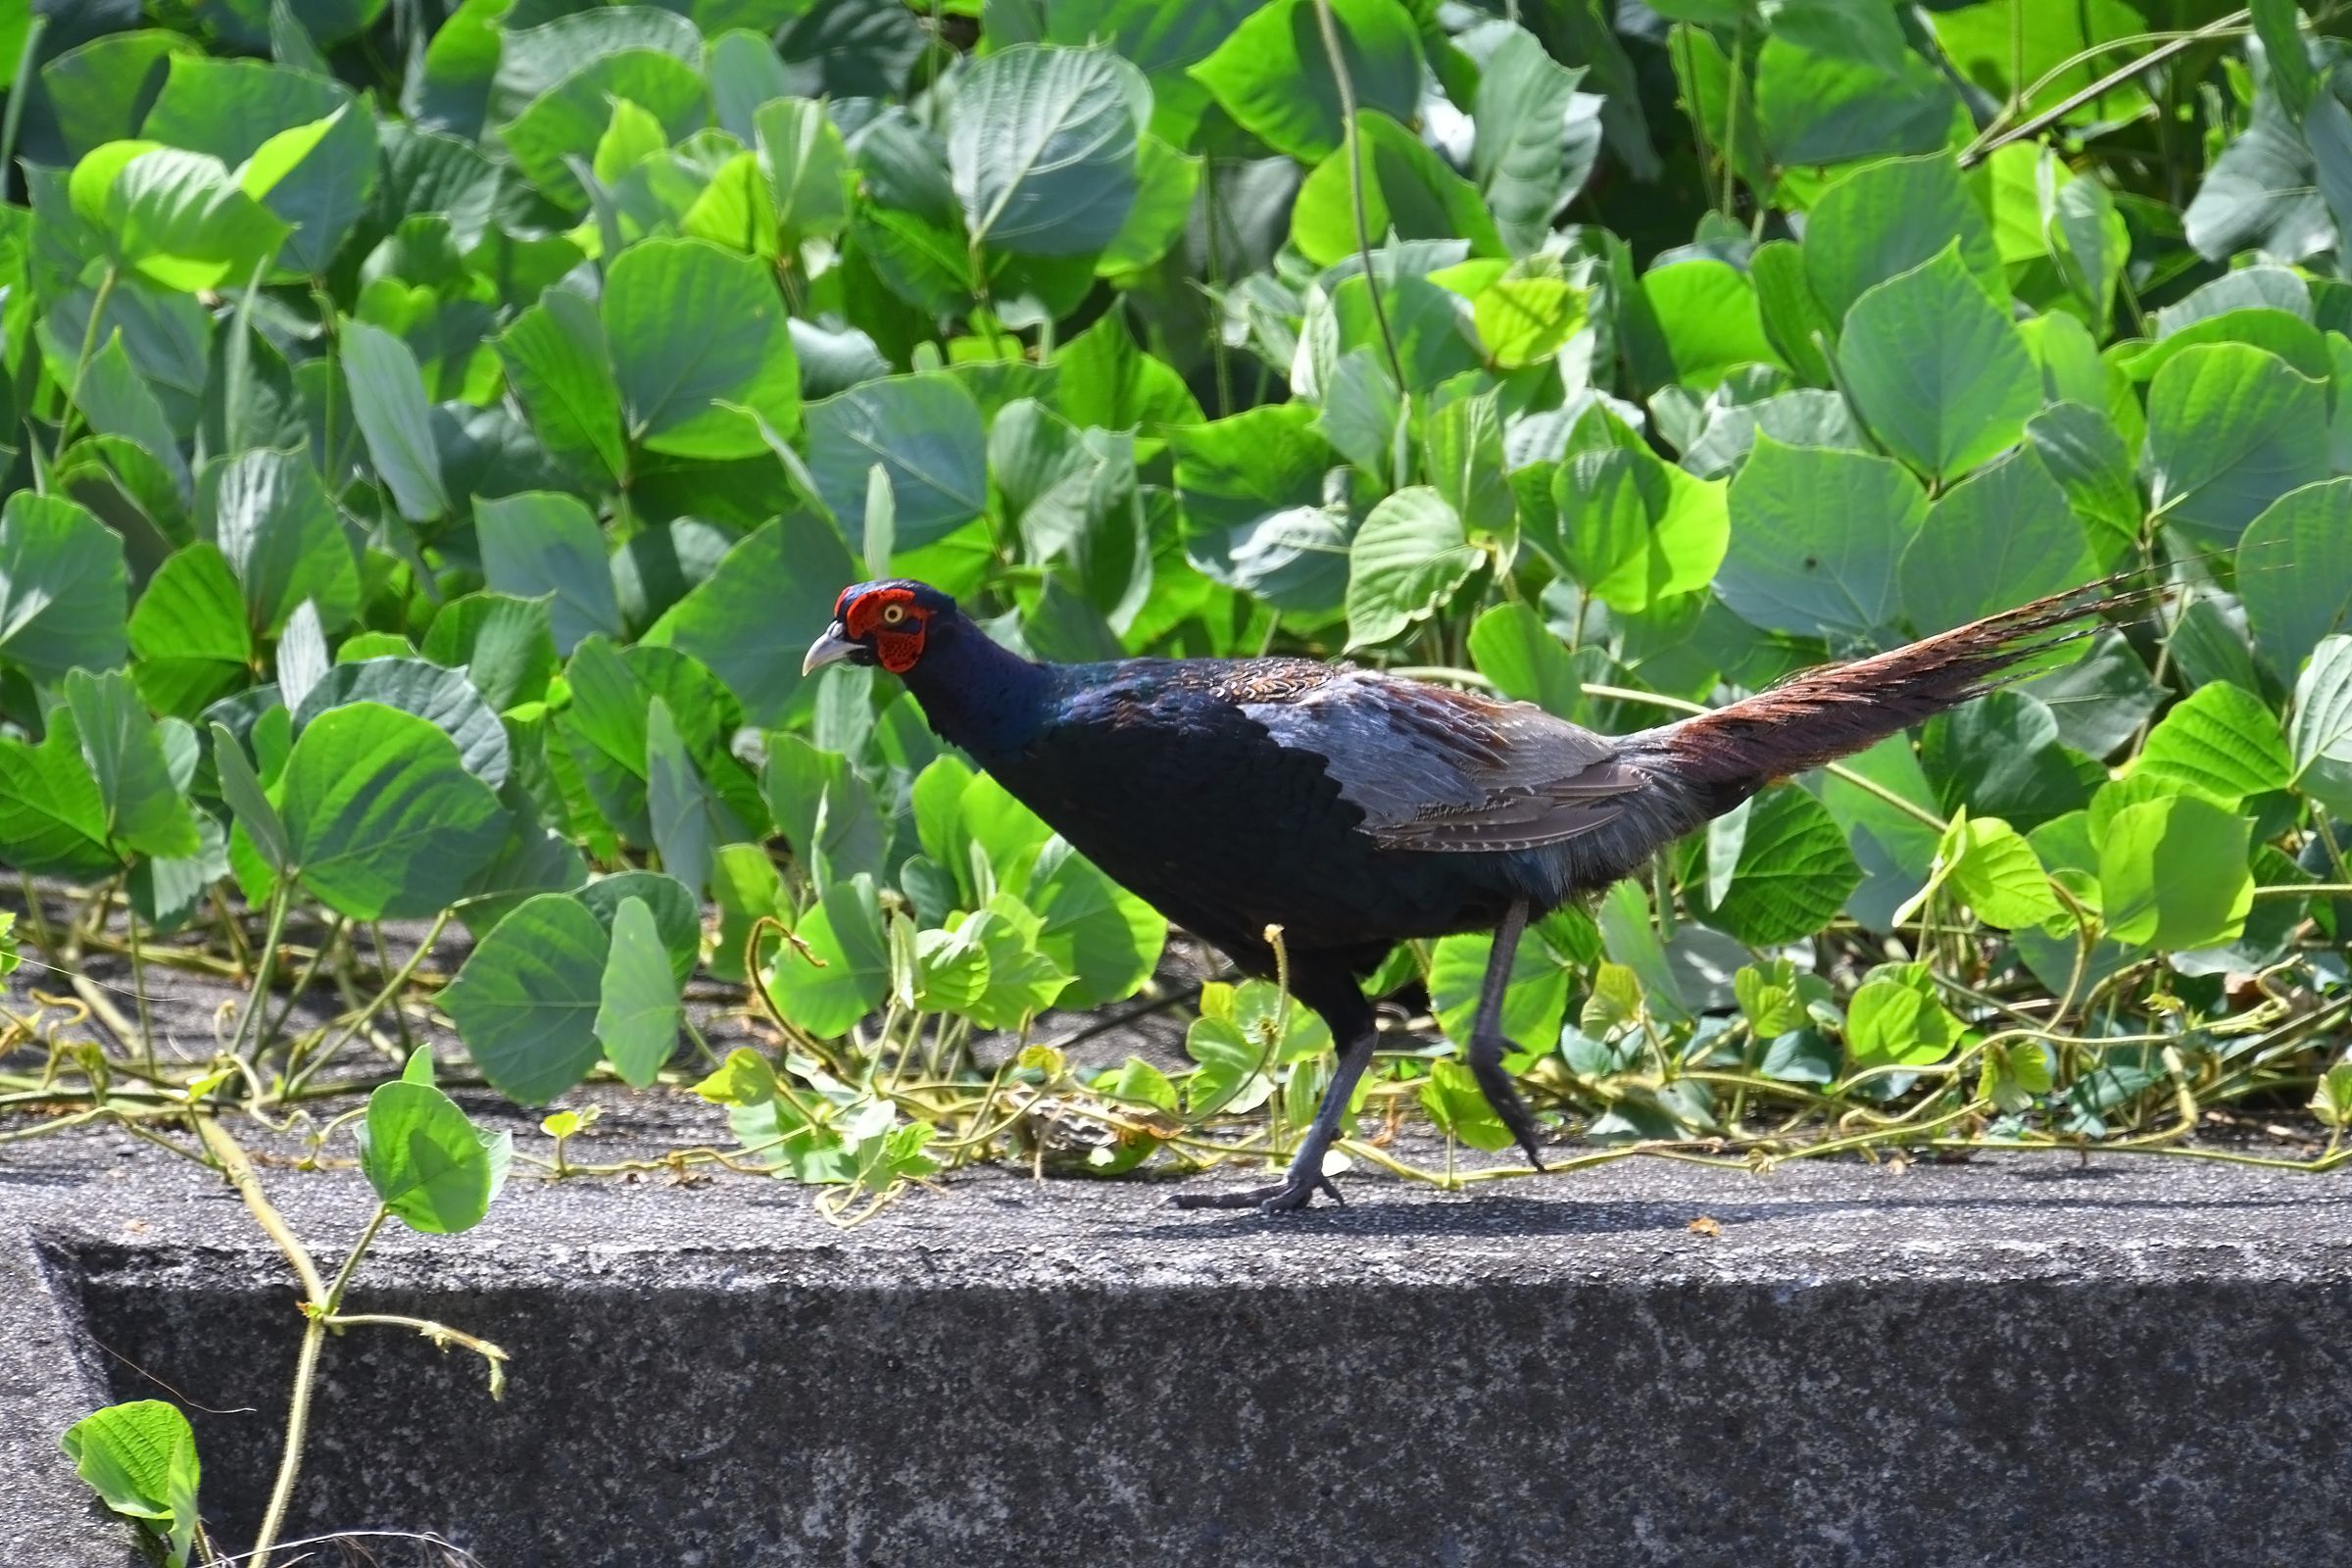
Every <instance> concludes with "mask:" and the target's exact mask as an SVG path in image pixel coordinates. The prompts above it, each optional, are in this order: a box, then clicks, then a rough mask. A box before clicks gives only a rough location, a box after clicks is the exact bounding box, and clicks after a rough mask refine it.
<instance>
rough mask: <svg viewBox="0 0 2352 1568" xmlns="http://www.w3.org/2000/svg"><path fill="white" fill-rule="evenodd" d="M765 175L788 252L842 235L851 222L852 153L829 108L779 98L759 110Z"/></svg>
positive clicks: (755, 116) (756, 119) (755, 121)
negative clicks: (807, 242)
mask: <svg viewBox="0 0 2352 1568" xmlns="http://www.w3.org/2000/svg"><path fill="white" fill-rule="evenodd" d="M752 123H753V124H754V125H755V126H756V127H757V134H758V139H759V144H760V172H761V173H762V174H763V175H765V176H766V179H767V196H768V204H769V206H770V207H772V208H773V209H774V212H775V218H776V227H777V229H778V231H779V232H780V233H781V234H782V235H783V238H784V243H785V245H786V246H787V247H788V248H792V249H797V248H798V247H799V246H800V244H801V242H802V241H804V240H807V239H811V238H819V237H830V236H832V235H835V234H838V233H840V232H841V231H842V229H843V228H844V227H846V226H847V225H848V223H849V221H850V209H849V200H848V186H847V184H846V183H845V180H846V178H847V176H848V175H849V173H850V155H849V153H848V151H847V150H846V149H845V148H844V147H843V145H842V140H841V132H840V131H839V130H837V129H835V128H834V125H833V122H832V121H831V120H829V119H827V118H826V115H825V106H824V105H822V104H820V103H817V102H815V101H813V100H811V99H808V98H776V99H771V100H769V101H768V102H765V103H762V104H761V105H760V107H759V108H758V109H756V110H755V111H753V115H752Z"/></svg>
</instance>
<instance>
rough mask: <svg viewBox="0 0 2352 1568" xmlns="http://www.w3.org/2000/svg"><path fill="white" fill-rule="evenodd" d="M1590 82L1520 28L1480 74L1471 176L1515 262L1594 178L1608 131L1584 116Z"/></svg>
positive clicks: (1474, 111)
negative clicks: (1583, 92)
mask: <svg viewBox="0 0 2352 1568" xmlns="http://www.w3.org/2000/svg"><path fill="white" fill-rule="evenodd" d="M1583 78H1584V73H1583V72H1582V71H1580V70H1573V69H1571V68H1569V67H1566V66H1563V65H1560V64H1559V63H1557V62H1556V61H1554V60H1553V59H1552V58H1551V56H1550V55H1549V54H1548V53H1546V52H1545V50H1544V45H1543V44H1542V43H1541V42H1539V41H1538V40H1537V38H1536V36H1535V35H1534V34H1533V33H1531V32H1528V31H1527V30H1526V29H1524V28H1520V27H1513V28H1511V29H1510V30H1509V31H1508V32H1507V33H1505V34H1504V36H1503V39H1502V41H1501V42H1500V43H1499V44H1497V45H1495V50H1494V52H1493V53H1492V54H1490V55H1488V56H1487V60H1486V68H1485V70H1483V71H1481V72H1480V73H1479V77H1478V95H1477V97H1476V98H1474V99H1473V100H1472V102H1471V110H1470V115H1471V120H1472V122H1473V123H1474V124H1475V126H1476V129H1477V134H1476V137H1475V139H1474V140H1473V141H1472V143H1471V147H1470V169H1471V173H1472V176H1473V177H1474V178H1476V179H1477V181H1478V188H1479V190H1480V192H1481V193H1482V194H1483V195H1484V196H1485V197H1486V199H1487V205H1488V207H1489V208H1490V209H1492V210H1493V212H1494V214H1495V229H1496V231H1497V232H1498V233H1499V235H1500V236H1501V239H1502V242H1503V244H1504V246H1505V247H1506V248H1507V249H1508V250H1509V251H1510V252H1511V254H1513V255H1515V256H1523V255H1525V254H1527V253H1528V252H1529V251H1532V250H1534V249H1535V248H1536V247H1537V246H1539V245H1540V244H1542V243H1543V240H1544V235H1545V234H1547V233H1549V232H1550V231H1551V224H1552V221H1553V220H1554V219H1555V218H1557V217H1558V216H1559V214H1560V210H1561V209H1562V208H1564V207H1566V206H1567V205H1568V202H1569V200H1570V198H1572V197H1573V196H1575V195H1576V193H1577V192H1578V191H1579V190H1581V189H1583V187H1584V183H1585V180H1586V178H1587V177H1588V176H1590V175H1591V173H1592V172H1593V158H1594V155H1595V154H1596V153H1597V152H1598V151H1599V147H1600V124H1599V121H1598V119H1597V118H1596V117H1595V116H1593V115H1585V116H1583V117H1582V118H1581V119H1580V118H1579V117H1578V113H1577V91H1576V86H1577V83H1578V82H1579V81H1581V80H1582V79H1583ZM1588 102H1590V100H1589V99H1588ZM1563 126H1567V127H1569V131H1568V133H1567V134H1566V135H1563V134H1562V127H1563ZM1579 127H1581V133H1580V128H1579Z"/></svg>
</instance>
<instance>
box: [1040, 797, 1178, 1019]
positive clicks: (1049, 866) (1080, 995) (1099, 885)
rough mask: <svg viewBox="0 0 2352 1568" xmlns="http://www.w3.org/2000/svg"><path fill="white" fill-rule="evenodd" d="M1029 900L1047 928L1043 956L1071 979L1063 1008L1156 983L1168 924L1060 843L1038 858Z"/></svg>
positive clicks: (1120, 997)
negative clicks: (1154, 971)
mask: <svg viewBox="0 0 2352 1568" xmlns="http://www.w3.org/2000/svg"><path fill="white" fill-rule="evenodd" d="M1024 896H1025V898H1026V900H1027V902H1028V904H1029V905H1030V907H1032V908H1033V909H1035V910H1036V911H1037V913H1038V915H1039V916H1040V917H1041V919H1042V920H1043V921H1044V924H1043V925H1042V926H1041V927H1040V928H1039V931H1038V937H1037V946H1038V951H1040V952H1041V953H1043V954H1045V955H1046V956H1047V957H1049V958H1052V959H1053V960H1054V964H1055V965H1056V966H1057V967H1058V968H1060V969H1061V970H1063V971H1064V972H1065V973H1067V974H1068V975H1069V976H1070V982H1069V985H1068V988H1067V989H1065V990H1064V991H1062V992H1061V993H1060V995H1059V996H1058V997H1057V998H1056V999H1055V1000H1056V1002H1057V1003H1058V1004H1059V1005H1062V1006H1064V1007H1099V1006H1102V1005H1103V1004H1104V1003H1109V1002H1121V1001H1124V1000H1126V999H1127V998H1128V997H1131V996H1133V995H1135V993H1136V992H1137V991H1138V990H1139V989H1140V988H1141V987H1142V986H1143V984H1144V982H1145V981H1147V980H1149V979H1151V978H1152V970H1153V969H1154V968H1155V967H1156V966H1157V965H1158V962H1159V956H1160V952H1161V950H1162V949H1163V948H1164V947H1165V946H1166V944H1167V938H1168V923H1167V921H1166V920H1164V919H1162V918H1161V917H1160V916H1159V914H1158V913H1157V912H1156V911H1155V910H1153V909H1152V907H1151V906H1150V905H1148V904H1146V903H1145V902H1144V901H1143V900H1141V899H1139V898H1137V897H1136V896H1135V895H1134V894H1132V893H1129V892H1128V891H1127V890H1126V889H1124V888H1122V887H1120V886H1119V885H1118V884H1117V883H1115V882H1113V881H1111V879H1110V878H1109V877H1107V876H1105V875H1103V872H1101V871H1099V870H1097V869H1096V868H1095V866H1094V865H1093V864H1092V863H1091V862H1089V861H1088V860H1087V859H1085V858H1083V857H1081V856H1080V855H1079V854H1078V853H1077V852H1076V851H1075V850H1072V849H1071V848H1070V847H1069V845H1068V844H1067V843H1066V842H1065V841H1063V840H1061V839H1059V838H1056V839H1054V840H1052V841H1050V842H1049V843H1048V844H1047V845H1046V847H1045V848H1044V849H1043V850H1041V851H1039V853H1038V857H1037V863H1036V866H1035V867H1034V868H1033V869H1032V871H1031V872H1030V877H1029V883H1028V886H1027V888H1026V890H1025V895H1024Z"/></svg>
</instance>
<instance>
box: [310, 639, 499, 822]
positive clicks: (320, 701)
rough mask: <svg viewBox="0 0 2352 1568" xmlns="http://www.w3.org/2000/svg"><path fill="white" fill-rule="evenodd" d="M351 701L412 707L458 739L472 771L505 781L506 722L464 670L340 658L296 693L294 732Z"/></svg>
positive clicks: (490, 781) (491, 781)
mask: <svg viewBox="0 0 2352 1568" xmlns="http://www.w3.org/2000/svg"><path fill="white" fill-rule="evenodd" d="M281 650H282V645H281ZM289 695H294V694H292V693H289ZM349 703H381V704H383V705H384V706H385V707H386V708H396V709H398V710H400V711H402V712H404V713H414V714H415V715H416V716H417V717H418V718H421V719H423V720H425V721H426V722H428V723H430V724H431V725H432V726H433V727H434V728H435V729H437V730H440V731H441V732H442V733H443V734H445V735H447V736H448V737H449V738H450V739H451V740H452V741H454V742H456V743H457V747H458V756H459V759H460V760H462V761H464V762H465V764H466V771H467V772H468V773H471V774H472V775H473V776H474V777H476V778H478V779H480V780H481V781H482V782H483V783H484V784H486V785H488V786H489V787H490V788H492V789H494V790H495V789H499V788H501V787H502V786H504V785H505V784H506V782H507V770H508V767H509V765H510V761H511V757H512V753H511V750H510V747H509V745H508V741H507V731H506V726H505V725H503V724H502V723H500V722H499V717H498V713H497V711H496V710H494V709H492V708H491V706H490V705H489V704H488V703H487V702H485V701H483V699H482V695H481V693H479V692H478V691H476V690H474V688H473V683H472V682H471V681H469V680H467V679H466V673H465V671H463V670H457V669H444V668H443V667H442V666H440V665H439V664H435V663H430V662H426V661H424V660H421V659H405V658H393V659H366V660H361V661H359V662H338V663H336V664H335V665H334V666H333V667H332V668H330V669H327V670H325V671H323V672H321V673H320V674H319V678H318V679H317V680H316V681H315V682H313V683H312V684H311V686H310V688H309V689H308V690H307V691H303V692H301V693H300V694H299V695H294V701H293V705H292V706H293V712H294V730H295V733H296V734H298V735H299V734H301V733H302V732H303V731H304V730H306V729H308V728H309V727H310V725H311V724H312V722H313V721H315V720H316V719H317V718H318V717H319V715H320V714H322V713H324V712H327V711H329V710H332V709H337V708H341V707H343V706H345V705H346V704H349Z"/></svg>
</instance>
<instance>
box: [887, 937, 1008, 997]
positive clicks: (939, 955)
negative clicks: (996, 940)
mask: <svg viewBox="0 0 2352 1568" xmlns="http://www.w3.org/2000/svg"><path fill="white" fill-rule="evenodd" d="M899 918H900V919H902V920H904V919H905V918H906V916H904V915H901V916H899ZM980 937H981V932H980V931H979V930H977V929H973V928H971V927H970V926H969V923H968V922H967V923H966V926H965V927H964V928H960V929H957V930H955V931H924V932H920V933H918V934H917V935H916V937H915V939H914V965H915V970H914V1005H915V1006H916V1007H917V1008H919V1009H920V1010H922V1011H924V1012H964V1011H969V1010H970V1008H971V1007H972V1006H973V1005H975V1004H976V1003H978V1002H979V1000H980V999H981V998H982V997H984V996H986V995H987V994H988V949H987V948H986V947H985V946H984V945H982V943H981V941H980Z"/></svg>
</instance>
